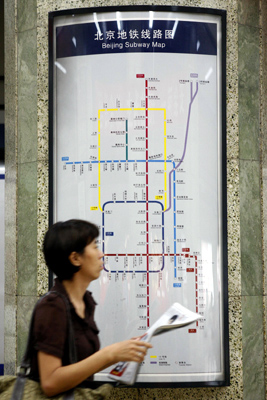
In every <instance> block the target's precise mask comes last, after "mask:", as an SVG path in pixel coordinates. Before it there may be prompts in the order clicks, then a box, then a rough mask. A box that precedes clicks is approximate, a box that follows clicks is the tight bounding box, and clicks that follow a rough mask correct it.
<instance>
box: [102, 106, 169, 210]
mask: <svg viewBox="0 0 267 400" xmlns="http://www.w3.org/2000/svg"><path fill="white" fill-rule="evenodd" d="M145 110H148V111H163V113H164V160H165V161H164V211H165V210H166V208H167V162H166V158H167V136H166V131H167V129H166V108H147V109H146V108H145V107H141V108H138V107H137V108H102V109H99V110H98V193H99V195H98V199H99V209H100V211H103V210H102V207H101V201H100V200H101V165H100V141H101V138H100V120H101V114H100V113H101V112H102V111H145Z"/></svg>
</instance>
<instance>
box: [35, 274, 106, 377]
mask: <svg viewBox="0 0 267 400" xmlns="http://www.w3.org/2000/svg"><path fill="white" fill-rule="evenodd" d="M52 291H57V292H60V293H62V294H63V295H65V297H66V298H67V299H68V301H69V303H70V313H71V318H72V323H73V330H74V336H75V344H76V352H77V361H81V360H83V359H84V358H86V357H88V356H90V355H92V354H94V353H95V352H96V351H98V350H99V347H100V344H99V338H98V333H99V331H98V329H97V326H96V323H95V321H94V311H95V306H96V303H95V301H94V299H93V297H92V295H91V293H90V292H88V291H86V293H85V295H84V302H85V318H84V319H83V318H81V317H79V315H78V314H77V313H76V311H75V308H74V306H73V305H72V303H71V301H70V299H69V297H68V294H67V292H66V290H65V288H64V286H63V285H62V283H61V282H60V281H59V280H58V279H56V280H55V285H54V286H53V288H52V289H51V292H52ZM66 313H67V311H66V305H65V303H64V300H63V299H62V298H61V297H60V296H59V295H57V294H56V293H50V294H48V295H47V296H45V297H44V298H43V299H42V301H41V302H40V303H39V304H38V306H37V308H36V312H35V317H34V327H33V338H34V339H33V341H34V343H33V347H34V349H35V351H34V356H33V359H32V368H31V378H32V379H34V380H39V371H38V362H37V352H38V351H43V352H45V353H47V354H50V355H53V356H55V357H58V358H60V359H61V360H62V365H68V364H69V360H68V358H69V357H68V345H67V343H68V342H67V331H68V326H67V314H66ZM88 380H89V381H92V380H93V376H91V377H89V378H88Z"/></svg>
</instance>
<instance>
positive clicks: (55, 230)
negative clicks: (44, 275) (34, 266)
mask: <svg viewBox="0 0 267 400" xmlns="http://www.w3.org/2000/svg"><path fill="white" fill-rule="evenodd" d="M98 235H99V230H98V227H97V226H96V225H94V224H92V223H91V222H88V221H83V220H80V219H70V220H68V221H65V222H57V223H55V224H54V225H52V226H51V227H50V228H49V229H48V231H47V232H46V234H45V238H44V244H43V252H44V257H45V261H46V264H47V266H48V268H49V269H50V270H51V271H53V272H54V273H55V274H56V275H57V277H58V278H59V280H60V281H63V280H67V279H71V278H72V277H73V275H74V274H75V273H76V272H78V271H79V269H80V268H79V267H76V266H75V265H73V264H72V263H71V262H70V260H69V256H70V254H71V253H72V252H73V251H75V252H77V253H80V254H82V253H83V251H84V248H85V247H86V246H87V245H88V244H90V243H91V242H92V241H93V240H94V239H96V238H97V237H98Z"/></svg>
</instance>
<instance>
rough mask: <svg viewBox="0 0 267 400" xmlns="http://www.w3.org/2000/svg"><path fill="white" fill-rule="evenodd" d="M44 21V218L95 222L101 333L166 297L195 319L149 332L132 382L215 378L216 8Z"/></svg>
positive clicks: (221, 184)
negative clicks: (47, 195) (47, 177)
mask: <svg viewBox="0 0 267 400" xmlns="http://www.w3.org/2000/svg"><path fill="white" fill-rule="evenodd" d="M50 27H51V29H50V31H51V32H52V33H51V35H50V50H51V51H50V78H51V79H50V82H52V83H51V86H50V139H51V143H52V146H51V147H52V149H51V152H50V153H51V154H50V169H51V170H52V175H51V187H50V189H51V193H52V196H51V197H52V200H51V201H52V203H53V204H52V205H51V209H52V211H51V215H52V222H56V221H62V220H67V219H71V218H81V219H85V220H89V221H91V222H94V223H95V224H96V225H97V226H98V227H99V232H100V236H99V247H100V248H101V250H102V251H103V253H104V258H103V261H104V268H103V271H102V273H101V276H100V278H99V279H98V280H97V281H95V282H93V283H91V285H90V287H89V290H90V291H92V292H93V296H94V298H95V300H96V302H97V303H98V306H97V311H96V316H95V318H96V322H97V325H98V327H99V330H100V340H101V345H102V346H105V345H108V344H111V343H112V342H116V341H120V340H124V339H127V338H131V337H136V336H142V335H143V334H145V332H146V331H147V329H148V328H149V327H150V326H151V325H152V324H153V323H154V322H155V321H156V320H157V319H158V318H159V317H160V315H161V314H162V313H164V312H165V311H166V310H167V309H168V308H169V307H170V306H171V305H172V304H173V303H175V302H178V303H180V304H182V305H183V306H185V307H187V308H188V309H190V310H191V311H194V312H197V313H199V314H200V315H201V318H200V319H199V320H198V321H197V322H194V323H193V324H192V325H190V326H187V327H183V328H179V329H177V330H173V331H171V332H168V333H166V334H164V335H159V336H158V337H155V338H153V340H152V344H153V349H152V350H150V351H149V352H148V355H147V357H146V359H145V361H144V362H143V364H142V366H141V368H140V371H139V375H138V378H137V384H140V385H142V384H143V385H146V384H147V385H149V384H152V383H153V384H154V383H155V382H156V383H157V384H162V385H165V386H166V385H167V386H168V385H178V386H179V384H180V385H183V384H184V385H190V384H194V385H200V386H201V385H205V384H212V383H214V385H225V384H227V380H228V373H229V371H228V369H229V368H228V339H227V338H228V337H227V335H228V334H227V332H228V324H227V321H228V320H227V256H226V251H225V249H226V244H225V242H226V224H225V220H226V215H225V210H226V204H225V191H226V188H225V174H226V172H225V171H226V167H225V158H226V157H225V104H224V101H225V98H224V96H223V93H224V87H223V86H224V79H223V77H224V74H225V71H224V62H223V60H224V56H225V54H223V43H224V40H225V38H224V35H223V33H224V29H225V13H224V12H223V11H221V12H219V11H218V10H201V9H198V13H194V9H188V8H187V9H183V8H180V7H179V8H177V9H175V8H173V7H149V6H147V7H132V8H131V7H121V8H118V9H117V8H112V7H111V8H108V9H92V10H90V9H86V10H84V11H83V12H82V10H71V11H69V12H58V13H53V15H52V16H50ZM109 370H110V368H109V369H107V370H105V371H103V372H101V373H99V374H97V375H96V377H95V379H96V380H100V381H106V380H107V374H108V372H109Z"/></svg>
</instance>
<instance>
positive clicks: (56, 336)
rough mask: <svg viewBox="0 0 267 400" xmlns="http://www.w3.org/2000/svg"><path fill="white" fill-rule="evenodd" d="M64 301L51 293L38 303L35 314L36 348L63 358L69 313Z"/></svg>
mask: <svg viewBox="0 0 267 400" xmlns="http://www.w3.org/2000/svg"><path fill="white" fill-rule="evenodd" d="M66 313H67V312H66V305H65V304H64V301H63V300H62V299H61V298H60V296H58V295H57V294H49V295H48V296H46V297H44V298H43V299H42V301H41V302H40V303H39V304H38V306H37V308H36V310H35V315H34V328H33V332H34V348H35V349H36V350H37V351H43V352H44V353H47V354H50V355H53V356H55V357H58V358H60V359H63V355H64V349H65V341H66V330H67V314H66Z"/></svg>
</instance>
